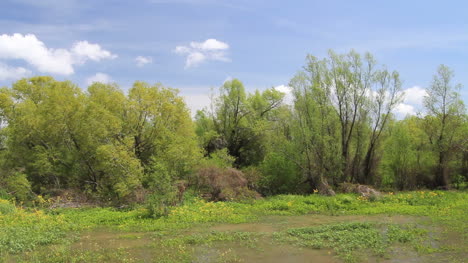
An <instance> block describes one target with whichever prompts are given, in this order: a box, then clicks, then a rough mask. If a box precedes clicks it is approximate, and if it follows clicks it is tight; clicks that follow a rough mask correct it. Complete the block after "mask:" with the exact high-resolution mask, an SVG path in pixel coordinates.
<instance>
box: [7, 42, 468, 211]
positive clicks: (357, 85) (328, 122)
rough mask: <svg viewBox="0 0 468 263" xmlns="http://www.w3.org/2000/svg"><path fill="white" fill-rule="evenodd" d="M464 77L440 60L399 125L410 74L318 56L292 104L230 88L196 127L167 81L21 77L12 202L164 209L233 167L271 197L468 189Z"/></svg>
mask: <svg viewBox="0 0 468 263" xmlns="http://www.w3.org/2000/svg"><path fill="white" fill-rule="evenodd" d="M452 78H453V72H452V71H451V70H450V69H449V68H448V67H446V66H444V65H441V66H440V67H439V68H438V70H437V72H436V74H435V75H434V77H433V80H432V82H431V84H430V85H429V86H428V87H427V88H426V90H427V93H428V95H427V96H426V97H424V109H425V110H424V114H420V115H417V116H407V117H406V118H404V119H401V120H400V119H397V118H396V117H395V115H394V114H393V112H394V110H395V108H396V107H397V105H398V104H399V103H401V102H402V100H403V96H404V93H403V92H402V81H401V79H400V76H399V74H398V72H397V71H391V70H388V69H386V68H385V67H384V66H382V65H379V64H378V63H377V62H376V61H375V59H374V58H373V57H372V55H370V54H368V53H366V54H359V53H357V52H355V51H351V52H349V53H346V54H336V53H334V52H333V51H330V52H329V54H328V57H326V58H323V59H319V58H317V57H314V56H310V55H309V56H307V59H306V63H305V65H304V67H303V69H302V70H301V71H299V72H298V73H297V74H296V75H295V76H294V77H293V78H292V79H291V81H290V83H289V85H288V86H289V87H291V89H292V90H291V96H292V101H290V102H286V101H285V95H286V94H285V93H282V92H280V91H278V90H276V89H274V88H270V89H266V90H263V91H259V90H256V91H254V92H251V93H249V92H247V91H246V89H245V87H244V85H243V84H242V82H241V81H240V80H237V79H233V80H231V81H226V82H225V83H224V84H223V85H222V86H221V87H220V89H219V92H218V93H219V94H218V95H217V96H214V97H213V98H212V101H211V105H210V106H209V107H207V108H206V109H204V110H201V111H198V112H197V113H196V115H195V118H194V120H192V118H191V117H190V112H189V110H188V108H187V106H186V105H185V103H184V100H183V98H182V97H181V96H179V95H178V91H177V90H174V89H171V88H167V87H164V86H163V85H161V84H156V85H150V84H147V83H144V82H135V83H134V85H133V87H132V88H131V89H130V90H128V91H127V92H124V91H122V90H121V89H119V88H118V86H117V85H116V84H102V83H94V84H92V85H91V86H89V87H88V88H87V90H82V89H80V88H79V87H78V86H76V85H75V84H73V83H71V82H69V81H57V80H54V79H53V78H52V77H47V76H44V77H32V78H28V79H22V80H19V81H17V82H15V83H14V84H13V85H12V86H11V87H4V88H2V89H1V90H0V118H1V123H2V125H1V130H0V135H1V136H0V147H1V151H0V171H1V176H0V195H1V194H2V193H3V194H8V195H13V196H16V197H17V198H18V199H27V197H28V196H30V195H31V193H35V194H39V193H41V194H43V193H51V192H53V191H55V190H57V189H78V190H79V191H81V192H83V193H86V194H90V195H94V196H97V197H98V198H100V199H102V200H111V201H117V202H132V201H135V198H136V197H135V193H137V192H140V193H144V195H146V196H150V197H151V198H152V199H153V200H158V201H157V202H164V196H166V197H167V196H169V195H172V196H173V195H174V194H173V193H174V192H175V191H176V190H175V188H174V187H175V186H174V185H175V184H176V182H180V181H184V182H185V184H188V186H189V187H190V186H193V185H196V182H197V181H199V180H198V179H197V175H199V174H200V173H199V171H200V169H203V168H206V167H218V168H219V169H232V168H235V169H237V170H239V171H240V172H241V173H242V176H243V177H245V180H246V181H248V188H249V189H250V190H252V191H256V192H258V193H261V194H262V195H265V196H266V195H275V194H287V193H300V194H306V193H311V192H313V191H314V190H315V191H319V192H320V193H322V194H332V193H333V191H334V189H337V188H338V187H339V186H340V184H342V183H344V182H347V183H358V184H366V185H374V186H376V187H379V188H385V189H399V190H405V189H415V188H444V189H447V188H449V187H453V186H455V187H458V186H460V185H464V182H466V181H468V148H467V144H468V142H467V136H466V135H467V134H468V122H467V114H466V109H465V106H464V104H463V101H462V100H461V98H460V94H459V92H458V91H459V89H460V86H459V85H455V84H454V83H452V82H453V81H452ZM236 176H239V175H238V174H237V173H236ZM151 198H150V199H151ZM166 199H167V198H166ZM161 200H163V201H161ZM166 201H167V200H166Z"/></svg>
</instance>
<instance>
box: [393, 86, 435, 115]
mask: <svg viewBox="0 0 468 263" xmlns="http://www.w3.org/2000/svg"><path fill="white" fill-rule="evenodd" d="M402 92H403V101H402V102H401V103H399V104H398V105H397V106H396V107H395V109H394V112H395V114H396V115H397V116H398V117H400V118H404V117H406V116H408V115H417V114H418V113H422V114H424V112H423V111H424V109H423V99H424V97H425V96H427V95H428V94H427V91H426V90H425V89H423V88H421V87H419V86H413V87H411V88H407V89H404V90H403V91H402Z"/></svg>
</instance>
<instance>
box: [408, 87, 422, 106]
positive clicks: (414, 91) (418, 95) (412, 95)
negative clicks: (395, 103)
mask: <svg viewBox="0 0 468 263" xmlns="http://www.w3.org/2000/svg"><path fill="white" fill-rule="evenodd" d="M403 92H404V94H405V95H404V102H405V103H407V104H414V105H417V106H421V105H422V103H423V98H424V97H425V96H427V95H428V94H427V91H426V90H425V89H423V88H421V87H419V86H414V87H411V88H408V89H405V90H404V91H403Z"/></svg>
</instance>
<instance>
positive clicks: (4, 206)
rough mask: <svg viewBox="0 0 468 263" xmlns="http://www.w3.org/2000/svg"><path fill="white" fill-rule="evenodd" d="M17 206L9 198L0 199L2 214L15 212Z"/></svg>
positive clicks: (0, 211) (0, 212)
mask: <svg viewBox="0 0 468 263" xmlns="http://www.w3.org/2000/svg"><path fill="white" fill-rule="evenodd" d="M15 210H16V207H15V205H13V204H12V203H10V202H9V201H8V200H4V199H0V214H3V215H6V214H11V213H13V212H15Z"/></svg>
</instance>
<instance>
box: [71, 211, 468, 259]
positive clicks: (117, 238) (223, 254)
mask: <svg viewBox="0 0 468 263" xmlns="http://www.w3.org/2000/svg"><path fill="white" fill-rule="evenodd" d="M427 221H428V220H427V219H426V218H422V217H411V216H385V215H378V216H325V215H304V216H269V217H264V218H262V219H261V220H260V221H259V222H255V223H243V224H216V225H201V226H199V227H195V228H191V229H188V230H184V231H182V232H177V233H174V234H173V235H157V233H153V232H150V233H138V232H135V233H118V232H113V231H109V230H106V229H98V230H94V231H90V232H87V233H83V234H82V235H81V237H80V238H79V240H78V241H77V242H75V243H74V244H73V245H72V248H73V249H75V250H87V251H90V250H91V251H92V250H99V249H111V250H114V249H117V250H120V251H122V250H123V251H125V252H126V253H127V255H128V256H129V258H130V259H131V260H132V261H134V262H160V261H166V262H178V261H189V262H200V263H202V262H203V263H205V262H207V263H209V262H272V263H275V262H317V263H328V262H342V261H341V260H340V259H339V258H337V257H336V255H335V253H334V252H333V250H330V249H310V248H301V247H298V246H293V245H290V244H284V243H278V242H275V240H274V233H277V232H281V231H284V230H286V229H289V228H296V227H307V226H318V225H323V224H333V223H341V222H377V223H391V224H409V223H411V224H417V225H420V226H422V227H429V225H428V224H427ZM438 231H440V230H438ZM214 232H216V233H236V232H242V233H252V234H254V235H255V239H254V240H253V241H252V240H250V241H249V242H247V243H245V242H243V241H242V240H241V241H219V242H213V243H210V244H193V245H179V246H178V247H177V246H176V247H166V246H164V245H163V243H164V242H163V241H164V239H167V238H177V237H181V236H190V235H203V234H207V233H214ZM455 236H457V235H454V236H453V237H451V236H450V234H448V233H445V238H441V237H438V238H435V239H434V240H437V241H434V240H433V241H431V242H432V243H433V244H431V245H432V246H434V247H440V246H443V245H444V244H456V243H457V242H462V241H461V240H460V239H458V238H455ZM464 258H468V253H467V252H466V251H455V252H453V251H452V252H450V253H449V254H447V253H445V254H444V253H432V254H428V255H420V254H418V253H417V252H416V251H414V250H413V249H410V248H408V247H404V246H401V247H395V248H392V251H390V253H389V256H388V257H387V258H375V257H372V256H366V255H364V257H363V259H361V260H362V261H365V262H388V263H390V262H391V263H396V262H468V261H463V260H464Z"/></svg>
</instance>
